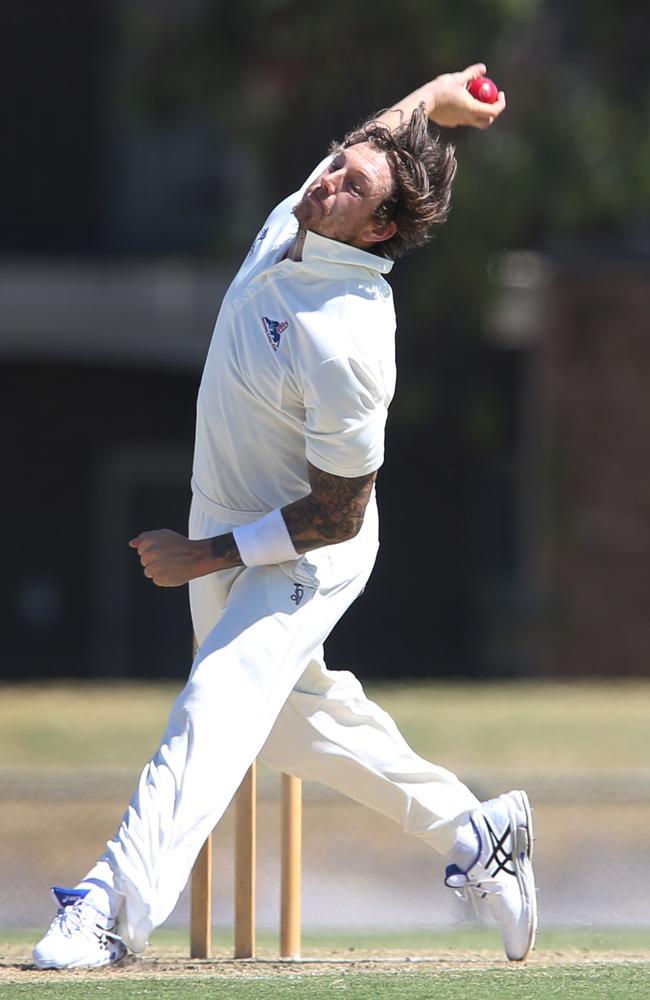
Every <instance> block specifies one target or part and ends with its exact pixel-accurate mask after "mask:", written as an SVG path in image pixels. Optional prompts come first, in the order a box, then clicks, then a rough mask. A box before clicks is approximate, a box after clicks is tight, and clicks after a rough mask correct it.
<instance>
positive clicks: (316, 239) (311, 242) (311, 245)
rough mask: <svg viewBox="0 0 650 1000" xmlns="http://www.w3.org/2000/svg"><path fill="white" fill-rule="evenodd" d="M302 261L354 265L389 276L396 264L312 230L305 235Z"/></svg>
mask: <svg viewBox="0 0 650 1000" xmlns="http://www.w3.org/2000/svg"><path fill="white" fill-rule="evenodd" d="M302 259H303V260H304V261H308V260H320V261H326V262H327V263H334V264H352V265H356V266H357V267H365V268H368V269H369V270H371V271H375V272H379V274H388V272H389V271H390V270H391V269H392V267H393V264H394V261H392V260H389V259H388V258H387V257H380V256H378V254H376V253H369V252H368V251H367V250H360V249H359V247H351V246H350V245H349V244H348V243H339V241H338V240H330V239H329V238H328V237H327V236H320V235H319V234H318V233H313V232H311V231H310V230H307V233H306V234H305V242H304V244H303V248H302Z"/></svg>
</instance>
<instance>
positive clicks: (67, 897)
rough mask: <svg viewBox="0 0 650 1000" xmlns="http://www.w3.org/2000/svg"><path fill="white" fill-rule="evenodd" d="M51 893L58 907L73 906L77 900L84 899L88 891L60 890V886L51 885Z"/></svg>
mask: <svg viewBox="0 0 650 1000" xmlns="http://www.w3.org/2000/svg"><path fill="white" fill-rule="evenodd" d="M52 892H53V893H54V896H55V898H56V901H57V903H58V904H59V906H64V907H65V906H74V904H75V903H76V902H77V900H78V899H85V898H86V896H87V895H88V893H89V892H90V889H62V888H61V886H60V885H53V886H52Z"/></svg>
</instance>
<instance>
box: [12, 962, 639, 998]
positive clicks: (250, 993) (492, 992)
mask: <svg viewBox="0 0 650 1000" xmlns="http://www.w3.org/2000/svg"><path fill="white" fill-rule="evenodd" d="M649 974H650V963H645V964H641V965H638V966H617V965H605V966H589V967H586V968H580V967H575V966H562V965H559V966H553V967H551V968H544V969H536V968H527V967H524V968H504V969H499V970H491V969H490V970H484V971H478V972H477V971H465V970H458V971H454V972H447V971H445V972H436V971H433V972H420V971H417V970H414V971H413V972H407V973H405V972H399V973H396V974H392V975H391V973H390V972H388V971H387V972H385V973H384V972H382V973H376V972H373V973H363V972H361V973H359V972H342V971H340V972H332V973H318V974H315V975H300V974H296V975H293V974H292V975H291V978H289V977H288V976H286V975H285V976H282V978H279V977H278V975H277V974H276V973H272V974H271V975H268V976H264V977H261V976H250V977H249V976H245V977H242V978H238V979H237V980H225V979H223V978H221V977H219V978H218V979H217V978H214V979H211V978H210V977H208V976H203V977H201V978H196V979H181V980H176V981H174V980H172V981H169V980H160V979H146V978H140V977H136V976H134V977H133V978H131V977H128V978H120V979H119V980H118V979H108V978H106V979H102V975H101V972H100V973H99V974H98V975H96V978H95V980H94V981H93V980H92V979H87V978H84V979H83V981H81V982H71V981H69V980H68V981H66V982H64V983H60V984H57V983H53V982H43V983H24V984H21V983H11V984H7V986H6V987H3V986H2V985H0V998H2V1000H4V998H6V1000H14V998H16V997H24V998H27V1000H41V998H48V1000H49V998H61V1000H64V998H65V1000H94V998H97V1000H99V998H102V1000H127V998H128V1000H131V998H134V997H155V998H156V1000H199V998H200V1000H211V998H213V997H219V998H221V997H225V998H227V1000H267V998H268V1000H285V998H286V1000H289V998H294V997H295V998H300V1000H305V998H306V997H308V998H309V1000H331V998H332V997H336V996H344V997H348V998H350V1000H376V998H380V1000H392V998H394V1000H434V998H435V1000H468V998H475V997H476V998H480V1000H510V998H512V1000H550V998H554V1000H581V998H585V1000H641V998H644V1000H645V998H646V997H647V996H648V975H649Z"/></svg>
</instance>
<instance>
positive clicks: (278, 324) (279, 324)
mask: <svg viewBox="0 0 650 1000" xmlns="http://www.w3.org/2000/svg"><path fill="white" fill-rule="evenodd" d="M262 323H263V324H264V330H265V331H266V336H267V337H268V340H269V344H270V345H271V347H272V348H273V350H274V351H277V349H278V347H279V346H280V336H281V334H283V333H284V331H285V330H286V329H287V327H288V326H289V324H288V323H287V321H286V319H285V320H282V321H280V320H279V319H269V318H268V316H262Z"/></svg>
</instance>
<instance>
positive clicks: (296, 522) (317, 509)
mask: <svg viewBox="0 0 650 1000" xmlns="http://www.w3.org/2000/svg"><path fill="white" fill-rule="evenodd" d="M376 478H377V473H376V472H371V473H370V475H367V476H358V477H356V478H354V479H346V478H345V477H344V476H332V475H331V474H330V473H328V472H323V471H322V470H321V469H317V468H316V467H315V466H313V465H311V464H310V465H309V481H310V483H311V493H310V494H309V495H308V496H306V497H302V498H301V499H300V500H296V501H295V502H294V503H291V504H289V505H288V506H287V507H283V508H282V515H283V517H284V520H285V522H286V525H287V528H288V529H289V534H290V535H291V539H292V541H293V544H294V547H295V549H296V551H297V552H309V550H310V549H319V548H321V547H322V546H323V545H334V544H335V543H336V542H344V541H346V540H347V539H348V538H353V537H354V536H355V535H356V534H357V532H358V531H359V529H360V528H361V525H362V523H363V515H364V513H365V510H366V506H367V504H368V500H369V499H370V494H371V493H372V487H373V483H374V482H375V479H376Z"/></svg>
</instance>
